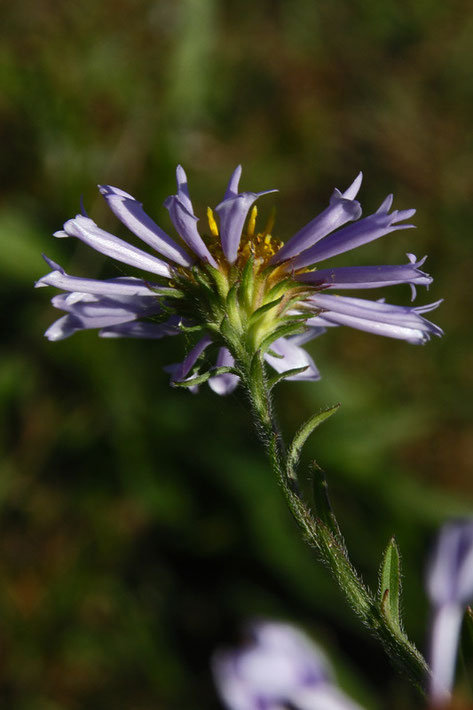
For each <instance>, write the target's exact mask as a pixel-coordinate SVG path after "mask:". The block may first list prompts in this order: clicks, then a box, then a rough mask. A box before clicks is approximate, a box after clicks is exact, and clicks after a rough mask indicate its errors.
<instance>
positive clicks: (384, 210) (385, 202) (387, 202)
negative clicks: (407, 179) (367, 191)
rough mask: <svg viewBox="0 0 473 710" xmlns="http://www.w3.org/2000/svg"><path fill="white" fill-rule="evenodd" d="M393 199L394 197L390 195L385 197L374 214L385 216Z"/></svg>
mask: <svg viewBox="0 0 473 710" xmlns="http://www.w3.org/2000/svg"><path fill="white" fill-rule="evenodd" d="M393 199H394V195H393V194H392V193H391V194H390V195H387V197H385V199H384V200H383V201H382V202H381V204H380V206H379V207H378V209H377V210H376V214H387V213H388V212H389V210H390V209H391V206H392V204H393Z"/></svg>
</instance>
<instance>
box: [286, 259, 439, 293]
mask: <svg viewBox="0 0 473 710" xmlns="http://www.w3.org/2000/svg"><path fill="white" fill-rule="evenodd" d="M423 262H424V259H423V260H422V261H419V262H417V263H409V264H402V265H396V266H342V267H339V268H334V269H320V270H317V271H311V272H309V273H305V274H299V275H296V277H295V278H296V280H297V281H302V282H303V283H310V284H312V285H313V286H321V287H324V288H329V289H332V288H339V289H340V288H341V289H350V288H361V289H363V288H378V287H380V286H394V285H396V284H404V283H407V284H416V285H417V286H428V285H429V284H431V283H432V281H433V279H432V277H431V276H429V274H426V273H424V272H423V271H420V270H419V266H421V265H422V264H423Z"/></svg>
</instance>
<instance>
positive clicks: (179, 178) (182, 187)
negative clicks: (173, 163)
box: [176, 165, 194, 214]
mask: <svg viewBox="0 0 473 710" xmlns="http://www.w3.org/2000/svg"><path fill="white" fill-rule="evenodd" d="M176 182H177V197H178V198H179V200H180V201H181V202H182V204H183V205H184V207H185V208H186V210H187V211H188V212H190V213H191V214H194V208H193V206H192V202H191V198H190V195H189V184H188V181H187V175H186V171H185V170H184V168H183V167H182V165H178V166H177V168H176Z"/></svg>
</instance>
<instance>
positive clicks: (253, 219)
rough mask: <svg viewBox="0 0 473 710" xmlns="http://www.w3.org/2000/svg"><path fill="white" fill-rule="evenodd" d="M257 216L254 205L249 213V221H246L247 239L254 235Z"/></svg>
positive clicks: (256, 209)
mask: <svg viewBox="0 0 473 710" xmlns="http://www.w3.org/2000/svg"><path fill="white" fill-rule="evenodd" d="M257 216H258V208H257V207H256V205H254V206H253V208H252V210H251V213H250V219H249V220H248V229H247V234H248V236H249V237H252V236H253V234H254V233H255V225H256V217H257Z"/></svg>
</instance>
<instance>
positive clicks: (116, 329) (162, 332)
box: [99, 318, 181, 340]
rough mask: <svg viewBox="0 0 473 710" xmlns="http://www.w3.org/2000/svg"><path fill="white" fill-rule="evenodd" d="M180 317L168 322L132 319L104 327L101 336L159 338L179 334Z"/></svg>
mask: <svg viewBox="0 0 473 710" xmlns="http://www.w3.org/2000/svg"><path fill="white" fill-rule="evenodd" d="M180 332H181V330H180V328H179V318H171V319H170V320H169V321H167V322H166V323H147V322H144V321H139V320H135V321H130V322H128V323H122V324H120V325H115V326H110V327H108V328H102V330H100V332H99V336H100V337H101V338H143V339H147V340H157V339H159V338H164V337H167V336H171V335H179V334H180Z"/></svg>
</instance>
